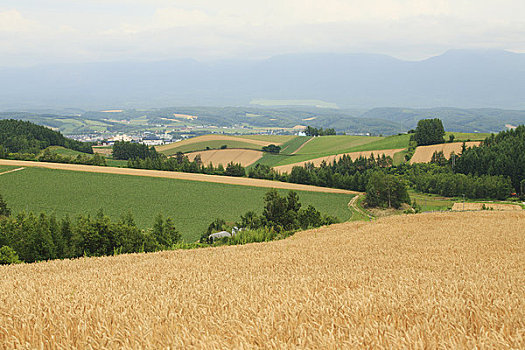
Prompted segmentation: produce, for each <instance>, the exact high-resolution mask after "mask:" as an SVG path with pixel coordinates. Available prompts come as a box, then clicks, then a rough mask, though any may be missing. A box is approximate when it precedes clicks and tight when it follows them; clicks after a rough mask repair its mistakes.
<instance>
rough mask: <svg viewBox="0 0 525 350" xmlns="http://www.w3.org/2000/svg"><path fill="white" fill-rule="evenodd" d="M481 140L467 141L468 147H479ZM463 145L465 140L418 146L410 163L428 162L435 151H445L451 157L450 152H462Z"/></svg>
mask: <svg viewBox="0 0 525 350" xmlns="http://www.w3.org/2000/svg"><path fill="white" fill-rule="evenodd" d="M480 143H481V142H479V141H471V142H465V146H466V147H467V148H470V147H477V146H479V145H480ZM462 147H463V142H454V143H440V144H437V145H430V146H419V147H417V148H416V152H415V153H414V155H413V156H412V158H411V159H410V164H414V163H428V162H430V161H431V160H432V155H433V154H434V152H443V155H444V156H445V158H447V159H449V158H450V153H452V152H454V153H456V154H460V153H461V149H462Z"/></svg>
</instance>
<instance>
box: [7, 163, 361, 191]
mask: <svg viewBox="0 0 525 350" xmlns="http://www.w3.org/2000/svg"><path fill="white" fill-rule="evenodd" d="M0 165H11V166H19V167H39V168H47V169H61V170H72V171H84V172H90V173H104V174H120V175H133V176H149V177H162V178H167V179H179V180H189V181H203V182H214V183H222V184H230V185H240V186H253V187H265V188H278V189H287V190H294V191H311V192H325V193H348V194H356V193H359V192H355V191H348V190H341V189H337V188H327V187H316V186H308V185H299V184H293V183H287V182H279V181H270V180H262V179H251V178H247V177H231V176H218V175H205V174H192V173H180V172H176V171H159V170H144V169H130V168H113V167H104V166H93V165H78V164H60V163H45V162H27V161H22V160H6V159H0Z"/></svg>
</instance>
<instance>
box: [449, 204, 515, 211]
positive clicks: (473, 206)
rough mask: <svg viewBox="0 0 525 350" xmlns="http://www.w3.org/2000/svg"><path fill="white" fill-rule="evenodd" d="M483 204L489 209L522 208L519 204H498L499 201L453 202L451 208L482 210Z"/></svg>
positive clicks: (457, 209)
mask: <svg viewBox="0 0 525 350" xmlns="http://www.w3.org/2000/svg"><path fill="white" fill-rule="evenodd" d="M483 205H485V208H487V209H491V210H522V208H521V206H519V205H517V204H500V203H462V202H458V203H454V205H453V206H452V210H454V211H461V210H482V209H483Z"/></svg>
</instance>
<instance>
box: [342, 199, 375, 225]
mask: <svg viewBox="0 0 525 350" xmlns="http://www.w3.org/2000/svg"><path fill="white" fill-rule="evenodd" d="M361 196H362V194H361V193H360V194H358V195H356V196H354V197H353V198H352V199H351V200H350V202H348V207H349V208H352V209H353V210H355V211H356V212H358V213H359V214H361V215H364V216H366V217H367V218H369V219H373V218H374V217H373V216H372V215H370V214H368V213H367V212H365V211H364V210H363V209H361V208H359V206H358V205H357V201H358V200H359V197H361Z"/></svg>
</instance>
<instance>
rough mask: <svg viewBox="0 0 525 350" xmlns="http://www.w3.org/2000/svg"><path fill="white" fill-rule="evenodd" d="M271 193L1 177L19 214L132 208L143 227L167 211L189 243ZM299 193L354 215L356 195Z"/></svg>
mask: <svg viewBox="0 0 525 350" xmlns="http://www.w3.org/2000/svg"><path fill="white" fill-rule="evenodd" d="M266 192H267V189H265V188H258V187H246V186H235V185H225V184H214V183H206V182H198V181H184V180H173V179H162V178H150V177H141V176H130V175H111V174H96V173H82V172H74V171H64V170H50V169H42V168H26V169H24V170H21V171H18V172H15V173H10V174H5V175H0V193H1V194H2V195H3V196H4V199H5V200H6V201H7V203H8V204H9V206H10V207H11V208H12V209H13V210H14V211H15V212H17V211H21V210H25V211H33V212H41V211H45V212H49V213H51V212H55V213H56V214H57V216H59V217H61V216H63V215H66V214H68V215H70V216H75V215H77V214H81V213H90V214H95V213H96V212H97V211H98V210H99V209H100V208H102V209H104V212H105V213H106V214H107V215H109V216H110V217H112V218H115V219H118V218H119V217H120V215H122V214H124V213H126V212H127V211H130V212H131V213H132V214H133V216H134V217H135V220H136V222H137V225H139V226H140V227H142V228H149V227H152V225H153V220H154V218H155V216H156V215H157V214H159V213H162V214H163V215H164V216H171V217H172V218H173V219H174V220H175V223H176V226H177V229H178V230H179V231H180V232H181V233H182V235H183V238H184V239H186V240H188V241H194V240H196V239H197V238H198V237H200V235H201V233H202V232H203V230H205V229H206V228H207V226H208V225H209V224H210V222H211V221H212V220H213V219H215V218H217V217H220V218H224V219H226V220H227V221H231V222H234V221H236V220H238V219H239V215H240V214H243V213H245V212H246V211H248V210H255V211H257V212H260V211H261V210H262V205H263V196H264V194H265V193H266ZM281 192H282V193H286V192H287V191H285V190H283V191H281ZM299 197H300V199H301V202H302V203H303V205H308V204H312V205H313V206H315V207H316V208H317V209H318V210H320V211H321V212H324V213H327V214H330V215H335V216H337V217H338V218H339V219H340V220H347V219H348V218H349V217H350V211H349V210H348V202H349V201H350V199H351V197H352V196H349V195H345V194H329V193H318V192H299Z"/></svg>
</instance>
